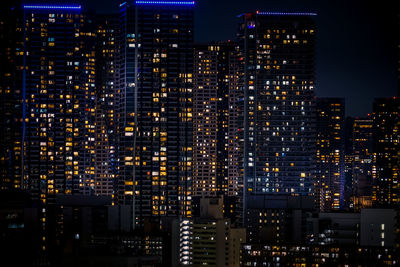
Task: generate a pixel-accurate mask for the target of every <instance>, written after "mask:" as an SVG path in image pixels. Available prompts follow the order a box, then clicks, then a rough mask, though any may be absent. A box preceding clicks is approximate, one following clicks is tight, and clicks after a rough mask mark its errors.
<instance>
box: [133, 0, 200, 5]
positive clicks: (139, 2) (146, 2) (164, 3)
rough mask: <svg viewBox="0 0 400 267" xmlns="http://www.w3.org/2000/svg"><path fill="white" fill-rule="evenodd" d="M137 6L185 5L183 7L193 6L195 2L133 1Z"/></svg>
mask: <svg viewBox="0 0 400 267" xmlns="http://www.w3.org/2000/svg"><path fill="white" fill-rule="evenodd" d="M135 4H137V5H176V6H180V5H185V6H193V5H194V4H195V1H141V0H140V1H135Z"/></svg>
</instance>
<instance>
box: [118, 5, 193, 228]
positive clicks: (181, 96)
mask: <svg viewBox="0 0 400 267" xmlns="http://www.w3.org/2000/svg"><path fill="white" fill-rule="evenodd" d="M193 7H194V2H193V1H190V2H189V1H182V2H172V1H163V2H157V1H155V2H151V1H129V2H124V3H122V4H121V5H120V9H121V12H120V21H121V29H122V30H121V34H120V37H119V42H120V53H121V58H120V63H119V64H120V70H119V73H120V77H119V78H120V79H119V87H120V88H121V92H120V97H121V100H120V108H121V109H122V110H121V111H120V114H121V115H120V118H119V128H120V132H121V134H120V151H119V154H120V168H119V170H120V171H119V184H118V191H119V193H118V203H120V204H124V205H131V206H132V213H133V217H134V219H135V222H134V224H133V227H134V228H136V227H141V226H143V222H144V219H145V218H147V219H151V220H153V221H159V220H161V218H162V217H177V216H183V217H190V216H191V191H192V153H193V151H192V145H193V144H192V143H193V141H192V132H193V130H192V116H193V115H192V114H193V110H192V109H193V107H192V104H193V103H192V101H193V86H192V84H193Z"/></svg>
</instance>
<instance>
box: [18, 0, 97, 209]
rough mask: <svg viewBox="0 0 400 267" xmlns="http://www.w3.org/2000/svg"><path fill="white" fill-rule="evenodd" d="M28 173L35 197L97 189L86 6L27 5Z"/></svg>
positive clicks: (44, 198)
mask: <svg viewBox="0 0 400 267" xmlns="http://www.w3.org/2000/svg"><path fill="white" fill-rule="evenodd" d="M24 12H25V29H24V38H25V47H24V55H25V57H24V63H25V66H26V68H25V71H24V80H23V98H24V99H25V101H24V107H23V122H24V123H23V140H24V144H23V153H24V158H23V166H24V170H23V175H24V180H25V181H26V182H27V183H28V188H29V189H30V190H31V192H32V195H33V197H34V199H40V200H41V201H42V202H43V203H46V202H53V201H54V197H55V195H56V194H58V193H63V194H76V193H79V194H91V193H92V192H93V189H94V166H95V165H94V159H95V156H94V144H95V41H96V39H95V32H94V27H93V25H92V23H91V22H90V20H87V19H86V17H85V16H84V15H83V14H81V7H80V6H45V5H38V6H31V5H25V6H24Z"/></svg>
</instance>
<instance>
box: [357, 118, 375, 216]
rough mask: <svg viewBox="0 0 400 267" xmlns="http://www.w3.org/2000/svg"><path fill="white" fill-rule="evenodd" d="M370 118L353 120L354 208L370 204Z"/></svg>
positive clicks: (371, 157) (371, 126)
mask: <svg viewBox="0 0 400 267" xmlns="http://www.w3.org/2000/svg"><path fill="white" fill-rule="evenodd" d="M372 128H373V120H372V118H356V119H354V122H353V127H352V129H353V141H352V146H353V147H352V175H353V198H352V203H353V206H354V208H355V209H357V210H358V209H360V208H366V207H371V205H372V202H371V201H372V184H373V179H372V165H373V157H374V156H373V140H372Z"/></svg>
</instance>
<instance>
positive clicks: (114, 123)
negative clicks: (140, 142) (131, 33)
mask: <svg viewBox="0 0 400 267" xmlns="http://www.w3.org/2000/svg"><path fill="white" fill-rule="evenodd" d="M96 25H97V32H96V35H97V51H96V73H97V78H96V154H95V163H96V168H95V192H94V194H96V195H109V196H113V195H114V196H115V192H116V190H117V188H116V185H117V182H116V179H117V177H118V166H119V164H118V163H119V161H118V151H119V146H118V133H119V129H118V118H119V113H118V111H119V110H118V107H119V106H120V105H119V92H118V90H119V88H118V86H117V85H118V79H119V78H118V77H119V72H118V61H119V57H118V56H119V52H118V51H119V50H118V42H117V38H118V37H119V34H118V31H119V27H118V26H119V18H118V17H117V16H115V15H106V16H98V17H97V19H96Z"/></svg>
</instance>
